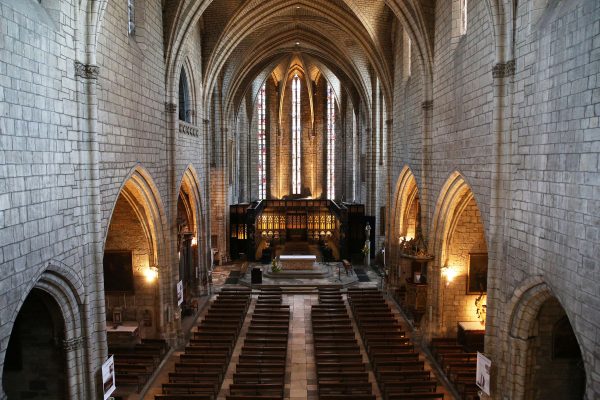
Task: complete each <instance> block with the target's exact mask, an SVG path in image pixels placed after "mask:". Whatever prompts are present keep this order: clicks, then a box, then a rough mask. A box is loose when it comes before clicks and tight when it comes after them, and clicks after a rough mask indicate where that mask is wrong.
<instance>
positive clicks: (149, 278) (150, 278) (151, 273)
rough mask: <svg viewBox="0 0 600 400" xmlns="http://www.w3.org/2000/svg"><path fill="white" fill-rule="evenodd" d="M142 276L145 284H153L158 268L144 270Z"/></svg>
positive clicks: (156, 277)
mask: <svg viewBox="0 0 600 400" xmlns="http://www.w3.org/2000/svg"><path fill="white" fill-rule="evenodd" d="M144 276H145V277H146V282H148V283H152V282H154V281H155V280H157V279H158V267H155V266H152V267H148V268H146V269H144Z"/></svg>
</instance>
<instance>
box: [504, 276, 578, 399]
mask: <svg viewBox="0 0 600 400" xmlns="http://www.w3.org/2000/svg"><path fill="white" fill-rule="evenodd" d="M551 300H554V301H555V302H557V303H558V305H559V306H560V307H561V308H562V310H564V312H565V314H566V318H567V319H568V320H569V323H570V324H571V322H572V321H573V320H572V319H571V318H570V317H569V314H568V311H567V309H565V308H564V307H563V306H562V304H564V303H563V302H562V301H561V300H560V298H559V297H558V296H557V295H556V293H555V292H554V290H553V289H552V287H551V286H550V285H549V284H548V283H547V282H546V281H545V280H544V278H543V276H540V275H536V276H532V277H529V278H527V279H526V280H524V281H523V282H522V283H521V284H520V285H519V287H518V288H517V289H515V291H514V292H513V296H512V298H511V299H510V301H509V302H508V304H507V307H506V309H507V310H509V314H508V318H507V319H506V330H507V332H508V353H507V358H506V360H505V365H506V367H505V368H508V369H510V370H505V371H502V372H503V373H504V374H503V376H502V375H501V376H499V378H498V380H497V382H496V384H500V382H502V388H503V389H502V390H503V392H505V394H506V395H508V396H510V398H512V399H522V398H525V396H526V390H527V386H528V382H527V380H528V377H531V374H532V372H533V370H534V369H535V366H534V365H533V363H534V361H533V359H532V354H533V352H534V343H533V340H532V339H535V335H534V334H533V332H534V331H535V328H536V325H537V323H538V318H539V315H540V312H541V310H542V307H543V306H544V305H545V304H547V303H548V301H551ZM571 326H573V327H574V325H573V324H571ZM574 333H575V338H576V339H577V342H578V345H579V349H580V350H581V349H582V347H581V344H580V343H581V341H580V339H581V338H580V337H578V336H577V332H576V330H574ZM581 354H582V355H583V354H584V352H583V351H581ZM583 362H584V369H585V370H584V374H585V376H586V377H587V371H588V370H589V365H587V364H586V359H585V357H584V359H583ZM502 372H501V374H502ZM573 390H575V388H573Z"/></svg>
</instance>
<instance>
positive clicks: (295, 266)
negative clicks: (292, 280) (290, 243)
mask: <svg viewBox="0 0 600 400" xmlns="http://www.w3.org/2000/svg"><path fill="white" fill-rule="evenodd" d="M279 262H280V265H281V268H282V269H283V270H293V271H298V270H312V269H314V268H315V265H316V262H317V257H316V256H315V255H312V254H307V255H280V256H279Z"/></svg>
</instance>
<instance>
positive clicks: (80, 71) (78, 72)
mask: <svg viewBox="0 0 600 400" xmlns="http://www.w3.org/2000/svg"><path fill="white" fill-rule="evenodd" d="M98 75H100V67H98V66H97V65H92V64H83V63H81V62H79V61H75V76H78V77H80V78H83V79H98Z"/></svg>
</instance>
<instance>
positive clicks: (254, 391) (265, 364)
mask: <svg viewBox="0 0 600 400" xmlns="http://www.w3.org/2000/svg"><path fill="white" fill-rule="evenodd" d="M289 324H290V306H289V305H286V304H282V295H281V289H280V288H272V289H266V288H265V289H262V290H261V293H260V294H259V296H258V300H257V301H256V305H255V308H254V312H253V313H252V319H251V321H250V326H249V327H248V332H247V334H246V339H245V341H244V345H243V347H242V351H241V353H240V357H239V361H238V363H237V365H236V372H235V374H234V375H233V383H232V384H231V386H230V387H229V395H228V396H227V400H252V399H254V400H256V399H261V400H281V399H283V398H284V392H285V374H286V358H287V348H288V336H289Z"/></svg>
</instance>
